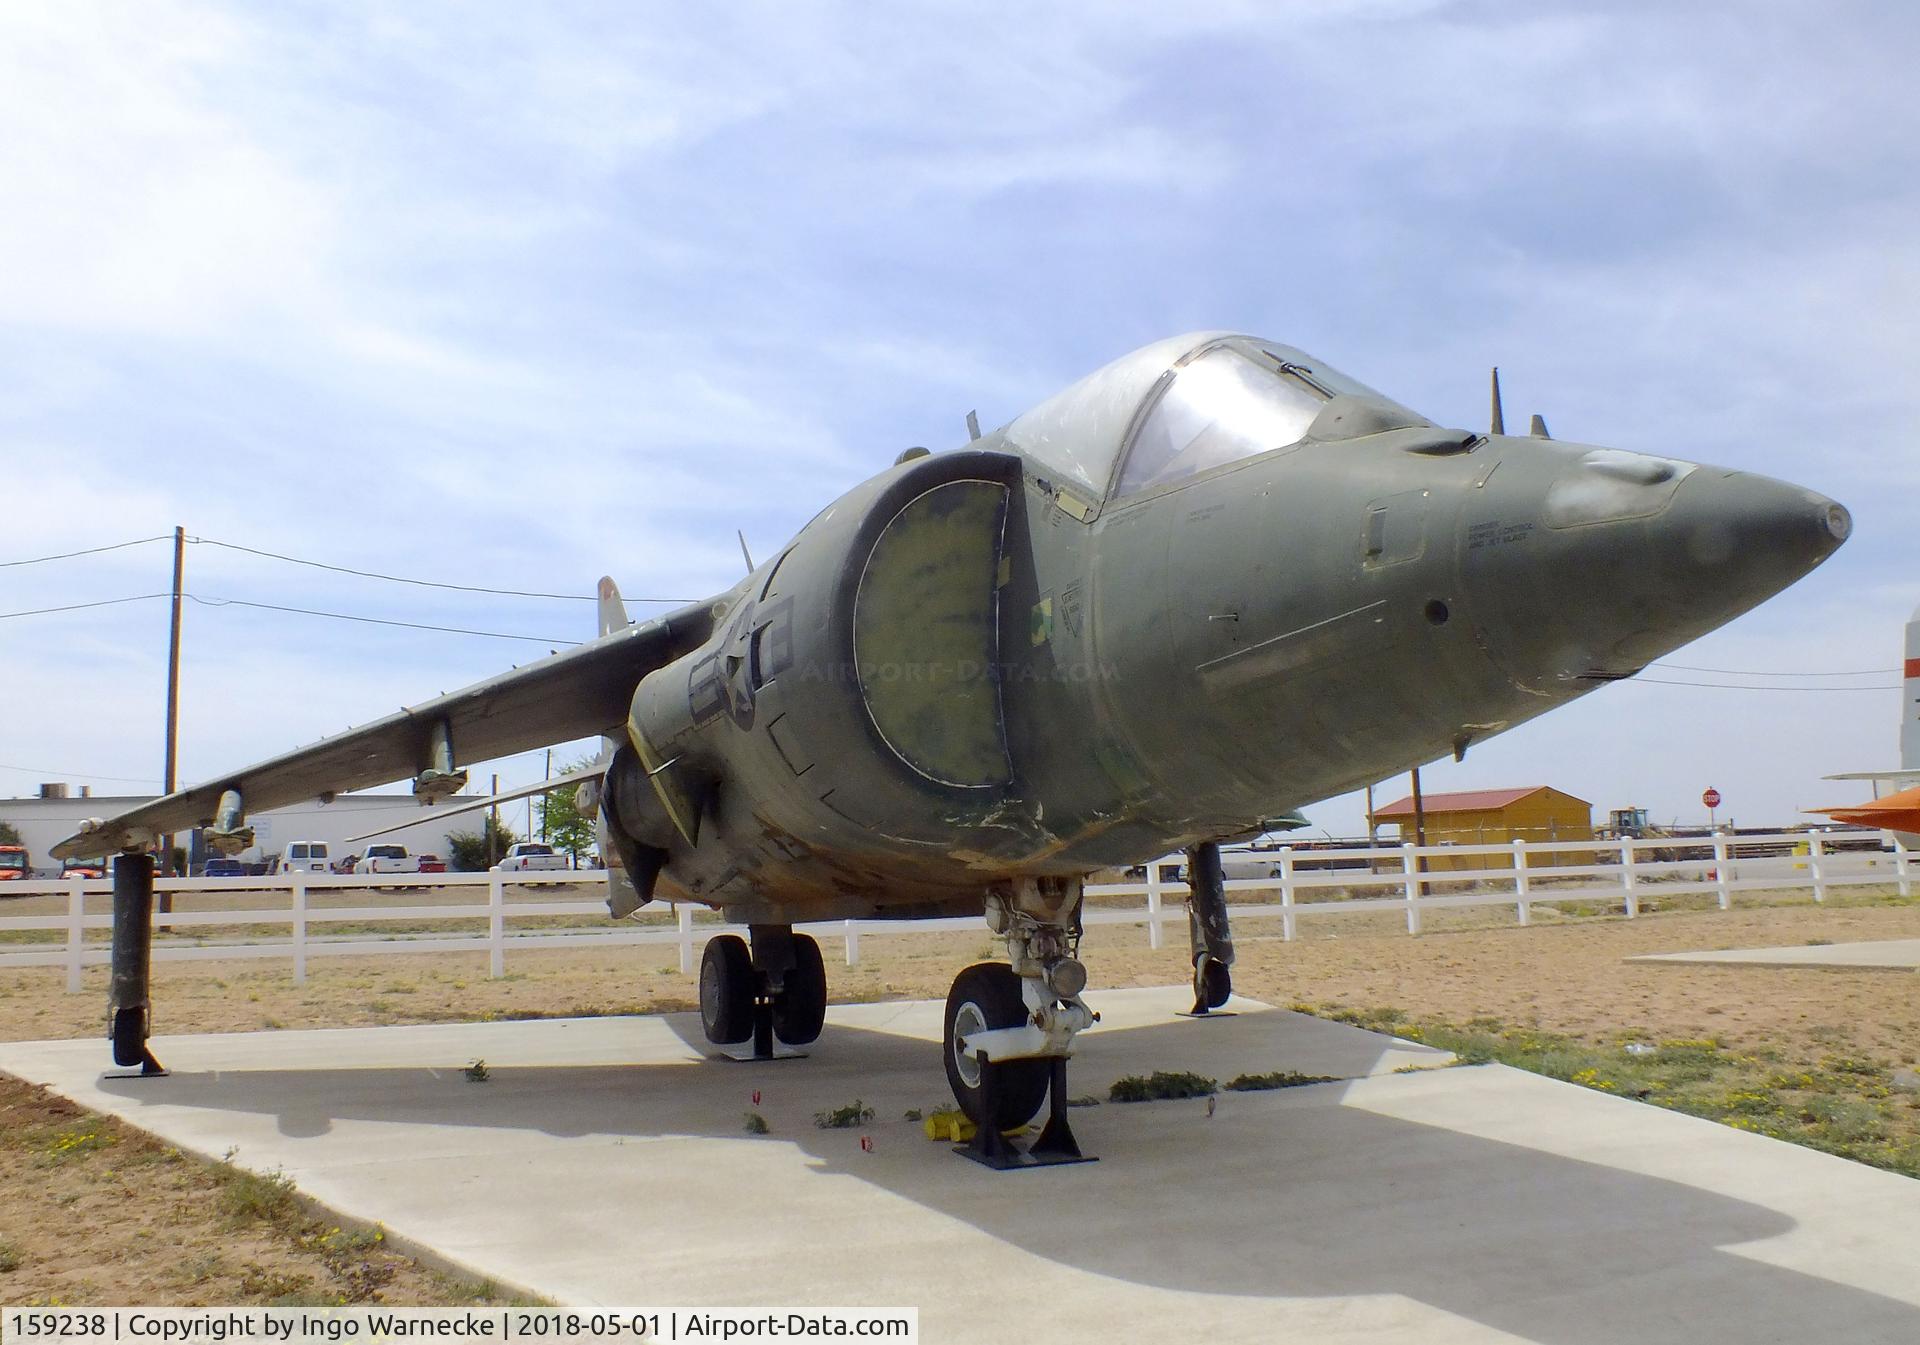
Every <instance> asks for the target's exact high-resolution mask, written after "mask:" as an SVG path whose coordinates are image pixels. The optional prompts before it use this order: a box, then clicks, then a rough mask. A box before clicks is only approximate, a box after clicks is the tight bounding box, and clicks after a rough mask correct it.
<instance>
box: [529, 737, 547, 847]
mask: <svg viewBox="0 0 1920 1345" xmlns="http://www.w3.org/2000/svg"><path fill="white" fill-rule="evenodd" d="M547 779H548V781H552V779H553V749H552V748H551V747H549V748H548V749H547ZM547 798H548V796H547V795H545V794H542V795H541V796H540V840H541V842H542V843H543V844H544V843H545V841H546V839H547ZM527 807H529V808H531V807H533V803H532V802H531V801H529V802H528V803H527ZM527 830H528V831H532V830H533V817H532V815H531V814H529V815H528V817H527Z"/></svg>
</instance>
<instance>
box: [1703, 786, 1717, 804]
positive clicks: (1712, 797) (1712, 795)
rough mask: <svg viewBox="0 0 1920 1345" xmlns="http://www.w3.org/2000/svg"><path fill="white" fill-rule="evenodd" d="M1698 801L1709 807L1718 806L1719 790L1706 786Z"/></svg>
mask: <svg viewBox="0 0 1920 1345" xmlns="http://www.w3.org/2000/svg"><path fill="white" fill-rule="evenodd" d="M1700 802H1702V803H1704V804H1706V805H1707V807H1709V808H1718V807H1719V806H1720V791H1719V790H1717V789H1714V788H1713V787H1712V786H1708V788H1707V792H1706V793H1704V794H1702V795H1701V796H1700Z"/></svg>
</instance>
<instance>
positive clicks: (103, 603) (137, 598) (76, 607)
mask: <svg viewBox="0 0 1920 1345" xmlns="http://www.w3.org/2000/svg"><path fill="white" fill-rule="evenodd" d="M172 596H173V594H172V592H171V591H169V592H166V593H136V594H134V595H133V596H132V597H130V598H102V599H101V600H100V601H99V602H70V603H68V604H67V605H66V606H65V607H35V608H32V609H31V610H29V611H25V612H0V621H7V620H10V619H12V618H13V617H16V616H45V615H47V613H49V612H78V611H81V610H83V609H85V608H88V607H112V606H113V605H115V604H116V603H123V602H145V601H146V600H147V599H149V598H171V597H172Z"/></svg>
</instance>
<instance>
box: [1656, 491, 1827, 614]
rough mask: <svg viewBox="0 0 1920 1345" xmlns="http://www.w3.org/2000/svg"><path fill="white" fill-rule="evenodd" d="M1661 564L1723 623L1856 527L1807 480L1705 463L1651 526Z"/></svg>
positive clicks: (1817, 558)
mask: <svg viewBox="0 0 1920 1345" xmlns="http://www.w3.org/2000/svg"><path fill="white" fill-rule="evenodd" d="M1649 531H1650V533H1651V534H1652V537H1651V539H1650V540H1652V541H1653V542H1654V546H1655V548H1656V551H1657V552H1658V553H1659V555H1660V558H1661V562H1662V568H1663V569H1664V570H1665V571H1666V573H1667V574H1668V575H1669V576H1670V578H1671V580H1672V581H1673V582H1675V583H1676V584H1681V585H1685V586H1686V587H1688V588H1691V589H1693V590H1694V594H1695V597H1696V598H1697V599H1698V600H1700V602H1701V603H1702V604H1704V605H1705V608H1706V610H1703V611H1702V612H1701V613H1700V614H1701V615H1703V616H1707V615H1712V614H1713V613H1714V612H1715V611H1716V610H1717V612H1718V613H1719V615H1718V616H1717V619H1716V620H1715V621H1714V622H1713V624H1715V625H1718V624H1719V623H1720V622H1721V621H1727V620H1730V619H1732V618H1733V617H1734V616H1736V615H1738V614H1739V613H1741V612H1744V611H1746V610H1747V609H1748V608H1749V607H1752V606H1753V605H1755V604H1756V603H1759V602H1761V601H1763V600H1764V599H1766V598H1768V597H1770V596H1772V595H1773V594H1775V593H1777V592H1779V591H1780V590H1781V589H1783V588H1785V587H1786V586H1787V585H1788V584H1791V583H1792V582H1794V580H1796V579H1798V578H1800V576H1802V575H1804V574H1805V573H1807V571H1809V570H1811V569H1812V568H1813V567H1814V566H1816V565H1818V564H1819V563H1820V562H1821V561H1823V560H1825V559H1826V558H1827V557H1828V556H1830V555H1832V554H1833V552H1834V551H1835V550H1837V549H1838V548H1839V546H1840V544H1841V543H1842V542H1844V541H1846V540H1847V537H1848V535H1849V534H1850V533H1851V532H1852V531H1853V516H1852V515H1851V514H1849V513H1848V512H1847V509H1846V507H1845V506H1844V505H1841V504H1839V503H1837V502H1836V501H1834V500H1830V499H1828V498H1827V497H1826V496H1824V495H1822V494H1820V493H1819V492H1817V491H1812V490H1808V489H1806V488H1805V487H1804V486H1795V485H1791V484H1789V483H1788V482H1785V481H1775V480H1773V479H1772V478H1770V477H1765V476H1755V475H1753V474H1752V473H1750V472H1729V471H1722V470H1719V469H1715V468H1707V467H1702V468H1699V469H1697V470H1695V471H1693V472H1692V473H1690V474H1689V475H1688V477H1687V479H1686V480H1684V481H1682V482H1681V483H1680V488H1679V490H1678V491H1677V492H1675V494H1674V499H1673V503H1672V505H1671V506H1670V507H1669V508H1668V509H1667V510H1666V511H1665V513H1664V514H1662V515H1661V516H1660V517H1658V518H1656V519H1655V520H1653V522H1652V525H1651V527H1650V528H1649Z"/></svg>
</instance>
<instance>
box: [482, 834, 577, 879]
mask: <svg viewBox="0 0 1920 1345" xmlns="http://www.w3.org/2000/svg"><path fill="white" fill-rule="evenodd" d="M493 867H494V868H496V869H498V870H499V871H500V872H502V873H545V872H548V871H550V870H553V869H564V868H566V867H568V865H567V857H566V856H565V855H556V854H555V853H554V852H553V847H552V846H551V845H542V844H541V843H540V842H539V841H521V842H520V843H519V844H518V845H516V846H514V847H513V848H512V849H511V850H508V851H507V857H506V858H505V859H503V860H501V861H500V862H499V863H498V864H495V865H494V866H493Z"/></svg>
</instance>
